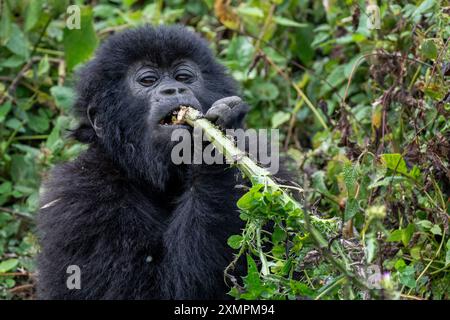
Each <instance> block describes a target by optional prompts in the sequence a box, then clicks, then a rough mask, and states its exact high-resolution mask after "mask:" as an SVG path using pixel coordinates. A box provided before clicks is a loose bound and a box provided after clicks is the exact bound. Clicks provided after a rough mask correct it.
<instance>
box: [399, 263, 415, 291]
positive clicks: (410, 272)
mask: <svg viewBox="0 0 450 320" xmlns="http://www.w3.org/2000/svg"><path fill="white" fill-rule="evenodd" d="M399 280H400V283H401V284H403V285H405V286H407V287H408V288H415V287H416V279H415V270H414V267H413V266H411V265H410V266H406V267H405V268H404V269H403V270H402V271H401V272H400V277H399Z"/></svg>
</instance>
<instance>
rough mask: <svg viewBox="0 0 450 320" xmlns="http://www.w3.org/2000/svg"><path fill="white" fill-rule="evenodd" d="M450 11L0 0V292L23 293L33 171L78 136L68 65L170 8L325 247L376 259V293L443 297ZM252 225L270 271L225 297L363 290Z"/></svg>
mask: <svg viewBox="0 0 450 320" xmlns="http://www.w3.org/2000/svg"><path fill="white" fill-rule="evenodd" d="M70 4H75V5H78V6H79V8H80V17H81V20H80V26H81V29H80V30H77V29H72V30H70V29H68V28H66V22H67V21H69V22H70V21H71V22H73V20H71V19H72V18H73V15H72V11H69V12H68V11H67V8H68V6H69V5H70ZM449 14H450V7H449V6H448V4H447V3H446V2H442V3H441V2H440V1H430V0H416V1H386V0H382V1H350V0H344V1H341V0H328V1H325V0H324V1H313V0H299V1H295V0H284V1H283V0H271V1H262V0H254V1H220V0H216V1H214V0H205V1H179V0H172V1H139V0H123V1H121V0H110V1H107V0H97V1H95V0H93V1H70V2H69V1H59V0H23V1H19V0H0V44H1V46H0V141H1V142H0V299H12V298H13V299H30V298H33V297H34V283H35V278H36V274H35V267H34V257H35V255H36V253H37V252H38V250H39V246H38V244H37V239H36V236H35V233H34V231H35V229H34V216H35V213H36V211H37V209H38V197H39V195H38V192H39V186H40V183H41V181H42V179H44V178H45V176H46V174H47V173H48V170H49V169H50V168H51V167H52V166H53V165H55V164H56V163H58V162H62V161H67V160H69V159H72V158H73V157H75V156H76V155H77V154H78V153H79V152H80V151H81V150H82V149H83V148H84V147H83V146H81V145H79V144H77V143H75V142H74V141H71V140H68V139H66V136H67V130H68V129H70V128H71V127H73V126H74V120H73V118H72V117H71V113H70V107H71V104H72V103H73V101H74V96H75V94H74V90H73V84H74V83H73V81H74V71H76V69H77V68H78V67H79V66H80V65H82V64H83V63H84V62H86V61H87V60H88V59H89V58H90V57H92V55H93V53H94V51H95V49H96V48H97V46H98V45H99V43H100V42H101V41H102V40H103V39H105V38H107V37H108V36H109V35H111V34H113V33H115V32H119V31H121V30H123V29H126V28H132V27H136V26H139V25H143V24H153V25H157V24H172V23H180V24H183V25H186V26H188V27H189V28H192V29H193V30H195V31H197V32H199V33H200V34H201V35H202V36H203V37H205V38H206V39H208V40H209V41H210V44H211V48H212V49H213V50H214V51H215V53H216V54H217V56H218V58H219V59H220V61H221V62H222V63H223V64H224V65H226V66H227V67H228V68H229V70H230V72H231V74H232V75H233V76H234V77H235V78H236V79H237V80H238V81H239V83H240V84H241V86H242V90H243V91H242V93H243V97H244V98H245V100H246V101H247V102H248V103H249V105H250V106H251V107H252V109H251V112H250V114H249V116H248V118H247V124H248V126H249V127H254V128H279V129H280V138H281V141H280V145H281V148H282V150H283V152H284V153H285V154H287V155H289V156H290V157H291V158H292V159H293V161H294V163H295V169H296V170H298V172H299V173H300V180H299V181H298V182H299V184H300V185H301V186H303V187H304V188H305V189H306V188H307V189H308V190H309V192H308V193H307V201H308V202H309V203H311V206H312V209H313V211H314V212H316V213H317V214H318V215H321V216H323V217H336V218H338V219H339V221H340V224H341V230H340V233H339V235H338V237H337V238H333V239H327V240H329V241H336V242H338V243H339V247H338V248H339V250H338V251H336V252H332V254H333V255H334V256H335V259H337V260H338V261H340V263H341V265H343V266H344V267H345V268H346V269H347V270H352V272H353V273H354V274H355V277H356V276H357V277H362V278H367V276H368V274H367V270H368V269H370V268H369V267H373V268H375V269H376V270H377V272H379V273H380V274H381V275H382V277H381V278H379V279H377V280H376V282H377V283H378V286H379V288H381V289H380V290H381V293H382V294H381V296H378V297H381V298H402V299H416V300H418V299H448V297H449V293H450V288H449V287H450V241H449V230H448V221H449V212H450V209H449V205H450V203H449V200H450V165H449V161H450V142H449V140H450V123H449V115H450V107H449V101H450V100H449V99H450V98H449V95H448V92H449V81H448V80H449V75H450V65H449V61H450V60H449V56H450V54H449V52H448V41H449V39H450V38H449V35H450V16H449ZM271 219H273V220H274V221H276V222H277V225H278V226H283V223H284V220H283V219H285V218H284V217H282V216H276V215H275V216H274V217H272V218H271ZM286 235H287V237H286ZM263 240H264V241H267V242H270V243H271V249H270V251H267V250H266V251H264V250H263V251H260V252H255V251H253V252H252V251H251V250H250V251H249V253H252V254H253V255H254V258H255V260H256V264H255V267H256V266H257V265H259V262H258V259H261V257H263V256H264V257H263V259H265V261H266V262H268V264H269V266H270V274H261V272H259V271H258V269H257V267H256V269H255V268H251V270H250V271H249V275H248V277H247V278H246V281H244V286H243V287H238V285H236V287H235V288H234V289H233V290H232V294H233V295H234V296H235V297H237V298H244V299H245V298H252V299H260V298H266V299H298V298H312V299H344V298H346V299H369V298H372V296H371V293H370V292H369V291H367V290H364V289H362V288H360V287H358V286H357V285H356V284H357V282H354V281H353V280H354V279H353V278H351V277H343V275H344V276H345V272H343V271H342V270H341V269H340V268H338V267H337V266H336V265H334V264H333V263H330V261H328V260H327V259H326V258H324V257H323V256H322V255H321V251H320V250H318V249H315V248H314V247H313V246H311V245H309V244H310V243H309V242H308V239H306V238H303V237H302V236H300V235H296V234H292V233H291V234H287V233H286V234H284V233H283V228H281V227H280V228H276V229H275V232H274V233H273V234H272V235H270V234H269V235H265V236H264V239H263ZM242 241H251V239H243V238H242V237H241V236H238V235H237V236H236V237H233V238H231V239H230V241H229V244H230V245H231V246H232V247H235V248H239V247H240V246H241V244H242ZM287 247H289V249H286V248H287ZM287 251H288V252H287ZM252 261H253V260H252ZM373 268H372V269H373Z"/></svg>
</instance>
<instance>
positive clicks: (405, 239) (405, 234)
mask: <svg viewBox="0 0 450 320" xmlns="http://www.w3.org/2000/svg"><path fill="white" fill-rule="evenodd" d="M414 229H415V228H414V224H412V223H410V224H408V226H407V227H406V228H405V229H403V230H402V243H403V245H404V246H405V247H406V246H408V243H409V240H411V237H412V235H413V233H414Z"/></svg>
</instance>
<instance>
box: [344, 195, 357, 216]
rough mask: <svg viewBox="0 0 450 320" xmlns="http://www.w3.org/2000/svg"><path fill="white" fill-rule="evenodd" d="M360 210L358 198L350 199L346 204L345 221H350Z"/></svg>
mask: <svg viewBox="0 0 450 320" xmlns="http://www.w3.org/2000/svg"><path fill="white" fill-rule="evenodd" d="M358 211H359V205H358V200H356V199H348V200H347V203H346V204H345V212H344V221H348V220H350V219H351V218H353V217H354V216H355V214H357V213H358Z"/></svg>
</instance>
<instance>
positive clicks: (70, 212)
mask: <svg viewBox="0 0 450 320" xmlns="http://www.w3.org/2000/svg"><path fill="white" fill-rule="evenodd" d="M179 58H188V59H190V60H192V61H194V62H195V63H196V64H197V65H198V66H199V67H200V69H201V75H202V77H203V80H204V86H203V88H202V91H201V94H196V98H197V99H198V101H199V103H200V107H201V108H202V111H207V110H208V108H209V107H210V106H211V105H212V104H213V103H214V102H215V101H217V100H219V99H221V98H224V97H228V96H233V95H236V94H237V87H236V85H235V82H234V81H233V80H232V79H231V78H230V77H229V76H228V75H227V74H226V70H225V69H224V67H222V66H221V65H220V64H218V63H217V62H216V60H215V58H214V57H213V55H212V53H211V52H210V50H209V49H208V46H207V43H205V42H204V41H203V40H202V39H201V38H200V37H199V36H197V35H196V34H194V33H192V32H190V31H187V30H186V29H184V28H182V27H158V28H152V27H144V28H140V29H136V30H131V31H126V32H124V33H122V34H119V35H114V36H112V37H111V38H110V39H109V40H108V41H106V42H105V43H104V44H103V45H102V46H101V48H100V49H99V50H98V52H97V54H96V57H95V58H94V59H93V60H92V61H91V62H89V63H88V64H87V65H86V66H85V67H84V68H83V69H82V71H81V72H80V74H79V81H78V88H77V90H78V100H77V102H76V104H75V107H74V108H75V111H76V115H77V116H78V118H79V123H80V125H79V127H78V128H77V129H75V130H74V132H73V137H75V138H76V139H78V140H79V141H81V142H84V143H88V144H89V148H88V150H87V151H86V152H84V153H83V154H82V155H81V156H80V157H78V159H76V160H74V161H72V162H69V163H66V164H63V165H60V166H57V167H56V168H55V169H53V171H52V173H51V175H50V178H49V179H48V180H47V181H46V183H45V184H44V188H43V194H42V196H41V204H42V206H43V208H42V209H41V210H40V212H39V216H38V229H39V236H40V243H41V247H42V252H41V253H40V255H39V258H38V297H39V298H41V299H200V298H219V299H221V298H226V297H227V296H226V293H227V292H228V290H229V288H227V286H226V285H225V282H224V275H223V271H224V269H225V267H226V266H227V265H228V263H229V262H230V261H231V260H232V258H233V257H232V251H231V250H230V248H229V247H228V246H227V244H226V240H227V238H228V237H229V236H230V235H231V234H237V233H239V232H240V228H241V227H242V224H241V221H240V219H239V217H238V215H239V213H238V211H237V208H236V206H235V203H236V201H237V199H238V198H239V196H240V191H238V189H236V188H235V185H236V184H239V183H241V182H240V181H239V178H238V177H239V175H238V174H237V172H236V171H235V169H230V168H227V167H226V166H224V165H223V166H222V165H213V166H206V165H190V166H175V165H173V164H172V163H171V161H170V147H171V144H170V143H168V141H167V140H166V139H161V138H160V137H156V136H155V135H149V127H148V123H147V122H146V118H147V116H148V112H149V107H148V104H149V102H148V101H143V99H141V98H138V97H134V96H133V95H132V94H130V89H129V87H128V85H127V82H126V75H127V72H129V68H130V66H131V65H132V64H133V63H135V62H137V61H140V60H149V61H152V62H155V63H156V64H158V65H159V66H164V65H168V64H170V63H171V62H172V61H174V60H176V59H179ZM88 108H90V109H89V112H91V111H92V113H90V115H91V116H92V117H93V118H95V119H96V120H98V124H100V126H101V134H99V132H96V131H95V130H94V129H93V124H92V119H89V118H88V116H87V114H88ZM150 108H151V105H150ZM69 265H78V266H79V267H80V268H81V289H80V290H77V289H72V290H69V289H67V287H66V280H67V277H68V276H69V275H68V274H67V273H66V270H67V267H68V266H69Z"/></svg>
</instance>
